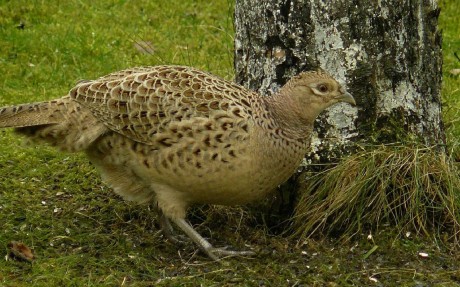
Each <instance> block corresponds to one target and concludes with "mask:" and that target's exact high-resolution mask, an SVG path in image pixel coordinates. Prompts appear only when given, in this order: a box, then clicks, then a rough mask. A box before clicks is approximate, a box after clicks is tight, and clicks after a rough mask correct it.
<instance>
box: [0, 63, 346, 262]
mask: <svg viewBox="0 0 460 287" xmlns="http://www.w3.org/2000/svg"><path fill="white" fill-rule="evenodd" d="M340 101H344V102H348V103H352V104H354V99H353V97H351V96H350V95H349V94H348V93H347V92H346V91H345V90H344V89H343V88H342V87H341V86H340V85H339V84H338V83H337V81H335V80H334V79H333V78H332V77H330V76H329V75H328V74H326V73H324V72H306V73H301V74H299V75H297V76H295V77H293V78H292V79H291V80H290V81H289V82H288V83H287V84H286V85H285V86H283V87H282V88H281V89H280V91H279V92H278V93H277V94H275V95H272V96H269V97H263V96H261V95H259V94H257V93H255V92H252V91H249V90H247V89H245V88H244V87H242V86H239V85H237V84H235V83H232V82H229V81H226V80H223V79H221V78H218V77H216V76H213V75H211V74H209V73H205V72H202V71H199V70H196V69H194V68H190V67H184V66H155V67H139V68H132V69H127V70H123V71H119V72H115V73H112V74H109V75H107V76H104V77H101V78H99V79H97V80H93V81H80V82H79V83H77V85H76V86H75V87H74V88H73V89H72V90H71V91H70V92H69V94H68V95H66V96H64V97H62V98H60V99H57V100H53V101H49V102H42V103H35V104H24V105H19V106H15V107H7V108H2V109H0V127H15V128H16V131H17V132H19V133H22V134H26V135H28V136H29V137H31V138H32V139H34V140H36V141H44V142H48V143H50V144H51V145H53V146H56V147H58V148H60V149H61V150H64V151H71V152H77V151H84V152H86V154H87V155H88V157H89V158H90V160H91V161H92V162H93V163H94V165H96V166H97V168H98V169H99V170H100V172H101V174H102V177H103V179H104V180H105V181H106V182H107V183H108V184H109V185H110V186H111V187H112V188H113V189H114V191H115V192H116V193H117V194H119V195H121V196H122V197H124V198H125V199H128V200H134V201H136V202H140V203H144V202H151V201H153V202H155V203H156V204H157V206H158V209H159V211H160V214H161V223H162V228H163V230H164V231H165V234H166V235H168V236H169V235H170V234H171V226H170V224H169V220H172V221H173V222H174V223H175V224H176V225H178V226H179V227H180V228H181V229H182V230H183V231H184V232H185V233H186V234H187V235H188V236H189V237H190V238H191V239H192V240H193V241H194V242H196V243H197V244H198V245H199V246H200V248H201V249H202V250H204V251H205V252H206V253H207V254H208V255H209V256H210V257H211V258H213V259H217V258H218V257H219V256H222V255H236V254H243V255H244V254H250V252H236V251H228V250H224V249H218V248H213V247H212V246H211V244H209V243H208V242H207V241H206V240H205V239H204V238H202V237H201V236H200V235H199V234H198V233H196V231H195V230H194V229H193V228H192V227H191V226H190V225H189V224H188V223H187V222H186V221H185V215H186V210H187V207H188V206H190V205H191V204H195V203H199V204H203V203H204V204H222V205H236V204H245V203H248V202H251V201H255V200H258V199H261V198H263V197H265V196H267V194H268V193H269V192H270V191H272V190H273V189H274V188H275V187H276V186H278V185H279V184H281V183H283V182H284V181H285V180H287V179H288V177H289V176H290V175H291V174H292V173H293V172H294V170H295V169H296V168H297V167H298V165H299V164H300V162H301V161H302V158H303V156H304V154H305V153H306V152H307V149H308V147H309V145H310V134H311V131H312V128H313V122H314V120H315V118H316V117H317V116H318V114H319V113H320V112H321V111H322V110H324V109H325V108H327V107H329V106H331V105H332V104H334V103H337V102H340Z"/></svg>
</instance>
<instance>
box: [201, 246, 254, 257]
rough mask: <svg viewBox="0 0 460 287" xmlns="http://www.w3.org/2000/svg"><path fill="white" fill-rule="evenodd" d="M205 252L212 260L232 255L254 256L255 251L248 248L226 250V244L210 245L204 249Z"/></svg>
mask: <svg viewBox="0 0 460 287" xmlns="http://www.w3.org/2000/svg"><path fill="white" fill-rule="evenodd" d="M205 252H206V254H207V255H208V256H209V257H211V259H213V260H216V261H217V260H219V259H220V258H222V257H233V256H254V255H255V254H256V253H255V252H254V251H250V250H243V251H238V250H228V246H224V247H210V248H207V249H206V250H205Z"/></svg>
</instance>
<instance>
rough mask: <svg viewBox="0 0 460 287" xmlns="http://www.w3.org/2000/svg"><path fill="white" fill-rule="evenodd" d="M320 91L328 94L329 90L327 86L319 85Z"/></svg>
mask: <svg viewBox="0 0 460 287" xmlns="http://www.w3.org/2000/svg"><path fill="white" fill-rule="evenodd" d="M318 90H319V91H320V92H321V93H326V92H327V91H328V90H329V89H328V88H327V86H326V85H324V84H322V85H319V86H318Z"/></svg>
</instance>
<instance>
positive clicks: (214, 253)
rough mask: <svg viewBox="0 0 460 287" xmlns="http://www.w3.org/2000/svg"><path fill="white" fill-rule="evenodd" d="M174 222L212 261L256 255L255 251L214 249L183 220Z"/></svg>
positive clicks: (174, 220) (175, 219) (179, 219)
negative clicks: (227, 257) (221, 258)
mask: <svg viewBox="0 0 460 287" xmlns="http://www.w3.org/2000/svg"><path fill="white" fill-rule="evenodd" d="M172 221H173V222H174V223H175V224H176V225H177V226H179V228H180V229H182V231H183V232H184V233H185V234H187V236H188V237H189V238H190V239H192V241H193V242H195V243H196V244H198V246H199V247H200V248H201V250H203V251H204V252H205V253H206V254H207V255H208V256H209V257H210V258H211V259H213V260H216V261H217V260H219V258H220V257H222V256H252V255H255V252H253V251H234V250H227V249H225V247H224V248H214V247H213V246H212V245H211V243H209V242H208V241H207V240H206V239H204V238H203V237H202V236H201V235H200V234H199V233H198V232H196V230H195V229H194V228H193V227H192V226H191V225H190V224H189V223H188V222H187V221H185V219H183V218H173V219H172Z"/></svg>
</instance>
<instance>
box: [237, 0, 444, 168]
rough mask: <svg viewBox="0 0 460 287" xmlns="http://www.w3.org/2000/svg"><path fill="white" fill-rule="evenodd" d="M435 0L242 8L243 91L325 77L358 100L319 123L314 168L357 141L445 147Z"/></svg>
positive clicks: (262, 1)
mask: <svg viewBox="0 0 460 287" xmlns="http://www.w3.org/2000/svg"><path fill="white" fill-rule="evenodd" d="M439 12H440V9H439V8H438V6H437V1H436V0H411V1H407V0H378V1H377V0H376V1H367V0H348V1H347V0H332V1H323V0H310V1H303V0H292V1H290V0H237V1H236V8H235V30H236V37H235V69H236V81H237V82H238V83H240V84H242V85H244V86H246V87H248V88H250V89H253V90H256V91H258V92H260V93H262V94H270V93H273V92H274V91H276V90H277V89H278V88H279V87H280V86H282V85H283V84H284V83H285V82H286V81H287V80H288V79H289V78H290V77H292V76H294V75H295V74H297V73H298V72H300V71H303V70H312V69H317V68H318V67H320V68H322V69H324V70H326V71H327V72H329V73H330V74H331V75H332V76H334V77H335V78H336V79H338V80H339V81H340V82H342V83H344V84H345V85H346V86H347V88H348V91H349V92H350V93H351V94H352V95H353V96H354V97H355V99H356V100H357V107H350V106H349V105H345V104H344V105H337V106H335V107H332V108H330V109H329V110H328V111H326V112H325V113H323V114H322V115H321V116H320V118H319V119H318V120H317V122H316V127H315V132H314V135H313V139H312V149H311V155H310V156H308V157H307V158H308V159H309V160H308V161H309V162H321V163H323V162H330V161H331V160H333V159H335V158H337V157H340V156H341V155H342V154H343V152H344V151H346V150H347V149H348V148H349V145H350V144H351V143H353V142H356V141H358V140H363V141H365V142H371V143H391V142H395V141H402V140H405V139H407V138H414V137H415V138H417V139H418V140H420V141H421V142H423V143H424V144H426V145H438V146H441V147H442V146H443V145H444V144H445V136H444V129H443V124H442V118H441V97H440V90H441V66H442V55H441V33H440V31H439V30H438V29H437V22H438V15H439Z"/></svg>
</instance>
